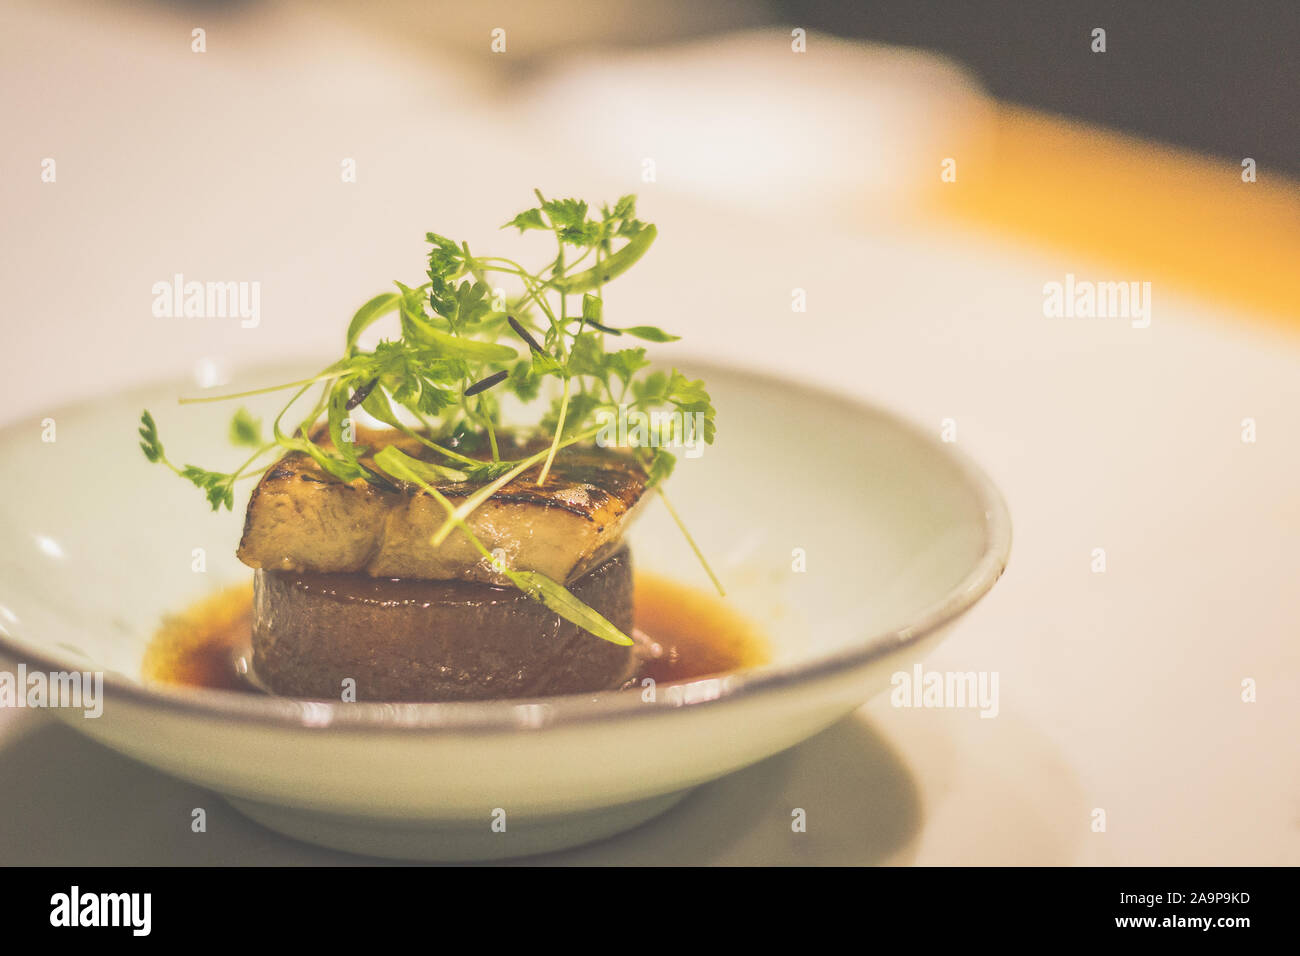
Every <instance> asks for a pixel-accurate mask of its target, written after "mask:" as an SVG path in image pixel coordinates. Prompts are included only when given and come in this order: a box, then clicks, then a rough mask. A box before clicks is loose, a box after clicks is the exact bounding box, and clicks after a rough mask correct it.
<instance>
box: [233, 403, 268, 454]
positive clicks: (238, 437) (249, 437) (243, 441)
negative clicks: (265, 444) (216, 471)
mask: <svg viewBox="0 0 1300 956" xmlns="http://www.w3.org/2000/svg"><path fill="white" fill-rule="evenodd" d="M230 443H231V444H232V445H247V446H248V447H249V448H261V447H262V422H261V420H260V419H257V418H254V417H253V416H252V415H250V414H249V412H248V409H246V408H241V409H240V410H239V411H237V412H235V417H234V418H232V419H231V420H230Z"/></svg>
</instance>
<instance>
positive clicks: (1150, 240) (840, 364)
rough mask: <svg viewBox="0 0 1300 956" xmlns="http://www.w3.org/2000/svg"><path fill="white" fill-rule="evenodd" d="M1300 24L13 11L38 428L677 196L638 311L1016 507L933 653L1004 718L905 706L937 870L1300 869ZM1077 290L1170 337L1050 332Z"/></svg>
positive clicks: (447, 5) (589, 12)
mask: <svg viewBox="0 0 1300 956" xmlns="http://www.w3.org/2000/svg"><path fill="white" fill-rule="evenodd" d="M1098 31H1101V32H1100V33H1099V32H1098ZM1297 49H1300V5H1297V4H1295V3H1294V2H1276V3H1267V2H1259V3H1250V2H1243V3H1177V2H1169V3H1133V2H1121V0H1102V2H1095V3H1067V2H1058V0H1046V2H1028V0H1026V2H1021V3H1013V2H1011V0H995V2H986V3H970V4H949V3H936V2H907V3H904V2H890V3H866V2H864V3H836V2H829V0H803V2H799V0H781V2H777V0H772V2H742V0H718V2H711V3H707V4H706V3H698V2H689V0H636V2H629V0H616V2H601V3H593V2H585V0H560V2H529V3H522V2H518V3H506V2H496V0H488V2H478V3H473V4H465V3H451V2H428V3H421V2H415V0H390V2H369V3H345V2H342V0H328V2H316V3H308V2H305V0H303V2H295V0H268V2H254V0H247V2H242V3H198V2H193V3H161V2H149V3H139V2H136V3H125V2H111V0H110V2H96V3H89V2H72V0H49V2H41V3H37V2H28V0H8V2H7V3H6V6H5V14H4V29H3V31H2V32H0V88H2V89H3V90H4V96H3V100H2V101H0V130H2V131H3V140H2V142H3V146H2V147H0V194H2V198H0V203H2V207H0V208H3V213H4V215H3V227H2V229H3V232H2V233H0V277H3V282H2V283H0V323H3V325H2V328H3V339H2V341H3V347H0V362H2V363H3V377H4V379H3V380H4V389H5V391H4V397H5V403H4V411H3V415H4V416H5V418H6V419H7V420H11V421H12V420H18V419H22V418H26V417H29V416H38V417H39V416H40V415H43V414H47V413H49V412H50V411H52V410H53V409H55V408H57V407H58V406H59V405H61V404H63V403H65V402H68V401H72V400H74V399H80V398H86V397H90V396H93V395H95V394H97V393H101V392H103V391H105V390H108V389H115V388H122V387H127V386H129V385H131V384H133V383H136V382H139V381H142V380H146V379H159V378H177V377H182V376H185V377H190V378H192V380H194V381H195V382H197V383H198V384H202V385H209V386H210V385H215V384H220V382H221V381H222V380H223V377H224V376H225V375H226V374H228V370H229V369H230V368H234V367H236V366H242V365H251V364H257V363H261V362H270V361H273V360H275V359H278V358H283V357H286V356H290V355H292V356H295V357H300V358H301V357H304V356H305V357H307V358H308V359H310V360H312V361H315V360H316V359H318V358H323V357H332V355H333V353H335V352H336V351H337V349H338V348H339V346H340V343H341V339H342V332H343V328H344V324H345V322H346V320H347V318H348V317H349V316H350V315H351V313H352V312H353V311H354V309H355V308H356V306H357V305H358V304H359V303H361V302H362V301H364V300H365V299H367V298H369V297H370V296H371V295H373V294H375V293H376V292H378V291H382V290H384V289H385V288H386V287H388V283H389V282H390V281H391V280H393V279H401V280H403V281H407V282H412V283H413V282H417V281H419V279H420V277H421V276H422V274H423V264H422V263H423V258H424V241H423V237H424V234H425V232H426V231H429V230H433V231H437V232H440V233H443V234H446V235H450V236H454V237H457V238H463V239H465V240H468V241H469V243H470V245H471V247H474V248H476V249H478V250H481V249H483V248H485V246H487V245H489V244H490V245H492V246H493V247H495V248H499V249H501V250H502V251H503V253H504V254H512V253H514V252H517V251H519V250H521V249H522V250H524V251H523V253H522V254H524V255H528V254H529V253H528V252H527V249H528V248H530V247H529V245H528V244H529V242H530V241H531V239H532V238H533V237H523V238H520V237H517V236H514V235H513V234H511V232H504V231H499V230H498V229H497V226H498V224H499V223H502V222H505V221H507V220H508V219H510V218H511V217H512V216H513V215H514V214H515V213H516V212H518V211H519V210H522V209H524V208H527V207H528V206H530V205H531V204H532V201H533V199H532V189H533V188H534V187H539V188H541V189H543V190H544V191H545V192H546V193H547V194H549V195H556V196H558V195H577V196H582V197H585V198H588V199H590V200H592V201H593V202H599V201H600V200H602V199H607V200H610V201H612V200H613V199H615V198H616V197H617V196H619V195H621V194H623V193H628V192H635V193H637V194H638V195H639V197H640V200H639V207H638V208H639V213H640V215H641V218H643V219H645V220H647V221H652V222H655V223H657V224H658V226H659V229H660V239H659V241H658V242H657V244H656V246H655V248H654V250H653V251H652V253H651V254H650V255H649V256H647V258H646V259H645V260H644V262H643V264H641V265H638V267H637V269H636V270H634V271H633V272H632V273H630V274H629V275H628V276H627V277H626V278H623V279H620V281H619V282H618V283H616V284H614V285H613V286H611V287H610V288H609V289H608V291H607V294H606V309H607V312H608V311H609V310H613V311H614V313H615V314H617V315H618V316H619V324H623V325H633V324H641V323H645V324H656V325H662V326H664V327H665V328H668V329H670V330H671V331H674V332H678V333H680V334H682V335H684V337H685V338H684V341H683V342H682V343H680V344H679V345H675V346H673V347H671V348H670V349H669V350H668V352H667V354H668V355H669V357H670V358H672V359H676V360H679V361H681V362H683V363H686V364H687V365H688V363H689V357H690V355H691V354H698V355H707V356H714V357H717V356H722V357H723V358H725V360H726V361H728V362H733V363H736V364H743V365H748V366H753V367H758V368H763V369H768V370H774V371H779V372H781V373H783V374H786V375H789V376H792V377H795V378H800V379H806V380H813V381H817V382H820V383H822V384H824V385H827V386H829V387H832V388H835V389H838V390H841V391H845V392H851V393H853V394H856V395H860V396H862V397H864V398H867V399H871V400H874V401H877V402H880V403H882V404H885V405H888V406H890V407H892V408H896V409H898V410H900V411H901V412H902V413H904V414H905V415H907V416H909V417H910V418H912V419H913V420H915V421H917V422H919V423H922V424H923V425H924V426H926V427H931V428H933V429H934V432H935V433H936V434H938V432H939V429H940V426H941V423H942V422H943V421H945V420H947V419H951V420H953V421H954V422H955V423H956V428H957V435H958V441H959V443H960V444H961V445H962V446H963V447H964V448H965V449H966V450H967V451H969V452H970V453H971V454H973V455H974V456H975V457H976V458H977V459H978V460H980V462H981V463H982V464H983V465H984V466H985V467H986V468H987V469H988V470H989V472H990V473H991V474H992V475H993V477H994V478H995V480H996V481H997V482H998V483H999V484H1000V486H1001V487H1002V488H1003V490H1004V492H1005V494H1006V497H1007V499H1008V501H1009V504H1010V507H1011V512H1012V516H1013V521H1014V523H1015V526H1016V545H1015V553H1014V554H1013V558H1012V566H1011V569H1010V571H1009V572H1008V575H1007V578H1006V580H1005V581H1004V582H1003V583H1002V584H1000V585H999V587H998V588H997V589H995V591H994V593H993V594H992V596H991V597H990V598H989V599H988V600H987V601H986V602H984V603H983V604H981V605H980V606H979V608H977V610H976V611H975V612H974V613H973V614H972V615H971V617H970V618H969V623H967V624H964V625H963V626H962V628H961V629H960V630H959V633H958V634H957V636H955V637H954V638H953V639H952V640H950V641H949V642H948V643H947V644H946V645H944V647H943V648H942V650H941V651H940V653H939V655H937V656H936V659H935V660H934V661H933V662H931V666H933V667H934V668H937V669H941V668H944V667H948V668H951V669H959V670H965V669H979V670H998V671H1000V672H1001V674H1002V687H1003V695H1004V703H1003V717H1002V718H1000V719H999V720H996V721H987V722H984V721H978V720H976V721H974V722H971V721H965V720H963V719H962V718H963V717H964V716H965V715H953V714H944V715H939V716H936V717H935V718H934V719H935V720H936V721H939V723H932V724H928V725H924V726H921V727H918V725H917V724H916V723H915V722H912V723H909V722H908V719H907V718H906V717H905V716H903V715H902V714H900V713H899V712H898V711H891V710H890V709H889V708H888V706H887V704H886V705H883V706H882V704H881V702H880V701H877V702H876V703H874V704H872V705H869V707H868V709H867V714H868V716H869V719H870V720H871V721H872V722H873V726H874V727H875V728H876V729H875V731H874V732H875V733H878V734H879V735H880V736H881V737H882V738H883V739H885V740H887V741H889V742H891V745H892V746H894V747H896V748H899V749H900V752H903V753H904V754H905V758H906V762H907V765H908V772H909V773H911V774H912V775H913V776H914V777H915V778H916V781H917V784H916V786H917V788H918V790H919V791H920V792H921V793H922V795H923V802H924V803H925V805H926V823H925V829H924V831H923V833H922V835H921V837H920V838H919V840H918V842H917V844H916V846H914V847H913V848H912V850H911V851H910V856H911V858H913V859H915V860H917V861H919V862H986V863H991V862H1051V863H1069V862H1136V863H1195V862H1207V863H1229V862H1245V863H1251V862H1255V863H1258V862H1291V863H1295V862H1297V861H1298V860H1300V852H1298V850H1297V847H1298V846H1300V840H1298V839H1297V835H1298V834H1300V828H1297V826H1296V820H1297V819H1298V818H1300V767H1297V765H1296V763H1295V761H1294V731H1295V728H1296V727H1297V726H1300V721H1298V720H1297V710H1296V705H1295V701H1297V700H1300V658H1298V657H1297V652H1296V646H1297V644H1296V641H1295V638H1296V629H1295V622H1296V620H1298V619H1300V587H1297V586H1296V585H1297V580H1298V579H1300V561H1298V560H1297V555H1296V548H1295V542H1296V541H1297V540H1300V492H1297V488H1296V482H1295V475H1296V473H1297V470H1298V469H1300V448H1298V447H1297V437H1298V436H1300V402H1298V401H1297V399H1298V398H1300V344H1298V340H1297V336H1296V331H1297V328H1300V182H1298V181H1297V177H1300V76H1298V75H1297V74H1298V70H1300V68H1298V66H1297V64H1298V63H1300V58H1297V57H1296V55H1295V51H1296V50H1297ZM516 247H518V248H516ZM539 248H540V247H539ZM536 254H537V253H533V255H534V256H535V255H536ZM178 273H179V274H183V275H184V276H185V277H186V278H187V279H196V280H199V281H205V280H207V281H256V282H259V283H260V284H261V309H260V317H259V321H258V322H257V324H256V326H255V327H249V328H246V327H243V326H242V324H241V323H240V322H239V321H238V320H232V319H223V318H202V319H197V318H195V319H181V318H158V317H155V316H154V315H153V314H152V312H151V304H152V302H153V299H154V296H153V293H152V292H151V289H152V286H153V284H154V283H156V282H158V281H160V280H162V281H169V280H170V279H171V278H172V277H173V276H174V275H176V274H178ZM1067 276H1076V277H1078V278H1079V279H1084V280H1091V281H1117V282H1138V283H1150V284H1151V290H1152V291H1151V300H1150V306H1151V308H1150V323H1149V326H1145V327H1136V326H1135V324H1134V323H1132V322H1130V321H1128V320H1127V319H1125V318H1122V317H1121V318H1093V319H1083V318H1076V319H1062V318H1053V317H1049V316H1047V315H1045V312H1044V300H1045V286H1047V285H1048V284H1050V283H1054V282H1063V281H1064V280H1065V279H1066V277H1067ZM800 291H801V292H802V293H803V294H804V297H805V299H806V303H807V305H806V311H795V310H793V309H792V303H793V302H794V301H795V299H796V293H797V292H800ZM674 350H676V351H674ZM725 414H726V411H725V409H720V410H719V422H720V433H721V434H723V435H725ZM158 417H159V424H160V428H161V430H162V432H163V433H164V434H169V435H176V434H178V432H177V430H178V429H183V412H182V411H180V410H171V411H170V412H164V413H160V414H159V416H158ZM1247 420H1249V421H1250V422H1252V428H1253V429H1254V430H1253V431H1252V434H1253V435H1254V434H1257V439H1252V440H1251V441H1249V442H1247V441H1245V440H1244V438H1243V435H1244V432H1245V425H1244V423H1245V422H1246V421H1247ZM184 441H185V439H184V437H182V436H181V435H178V437H177V438H176V439H171V440H169V444H170V442H175V443H176V444H177V446H178V447H180V446H181V445H183V444H184ZM201 441H202V439H201V438H198V437H196V438H195V439H194V442H195V447H197V445H198V444H200V443H201ZM128 446H129V442H128V443H127V444H126V445H124V448H126V447H128ZM1097 547H1103V548H1105V549H1106V551H1107V554H1108V555H1109V556H1110V565H1109V569H1108V570H1107V572H1106V573H1105V574H1096V573H1094V572H1093V571H1092V570H1091V569H1090V561H1091V555H1092V553H1093V549H1094V548H1097ZM1246 676H1253V677H1258V678H1260V679H1261V682H1266V683H1267V688H1268V689H1267V693H1265V692H1263V691H1261V696H1260V703H1259V704H1258V705H1256V706H1254V707H1243V705H1242V704H1241V702H1240V700H1239V697H1238V687H1239V684H1240V681H1241V679H1242V678H1243V677H1246ZM943 721H949V722H948V723H943ZM1207 755H1212V758H1213V759H1210V757H1208V756H1207ZM1280 756H1281V757H1284V758H1285V759H1279V757H1280ZM106 759H107V758H106ZM810 772H813V771H810ZM1102 804H1104V805H1106V806H1107V807H1111V808H1116V809H1115V810H1112V819H1115V820H1117V823H1116V824H1115V828H1114V829H1113V831H1112V834H1111V835H1110V838H1108V839H1106V840H1104V841H1103V840H1095V839H1094V840H1091V841H1090V840H1089V835H1088V834H1087V832H1086V828H1084V829H1080V827H1079V826H1078V820H1076V819H1075V817H1076V816H1077V817H1079V819H1082V818H1083V817H1086V814H1087V808H1090V807H1093V806H1097V805H1102ZM124 812H125V811H124ZM848 817H850V818H851V817H852V814H851V813H850V814H848ZM14 819H15V820H16V821H17V819H18V818H17V817H15V818H14ZM15 825H17V823H16V824H15ZM141 825H142V826H143V824H141ZM1189 834H1195V835H1196V836H1195V839H1191V838H1189ZM69 839H71V838H69ZM92 842H93V841H92ZM13 845H14V846H18V845H21V842H20V840H19V839H18V836H17V835H15V839H14V844H13ZM69 845H71V844H69ZM77 845H79V846H83V845H87V844H85V841H82V843H80V844H77ZM116 852H118V853H119V854H121V853H129V852H131V851H130V850H129V849H127V848H123V847H118V848H117V851H116Z"/></svg>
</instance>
